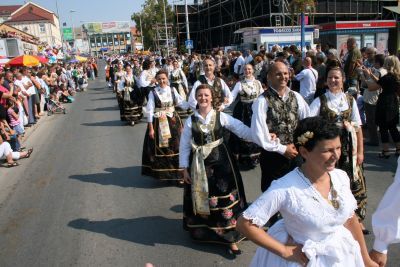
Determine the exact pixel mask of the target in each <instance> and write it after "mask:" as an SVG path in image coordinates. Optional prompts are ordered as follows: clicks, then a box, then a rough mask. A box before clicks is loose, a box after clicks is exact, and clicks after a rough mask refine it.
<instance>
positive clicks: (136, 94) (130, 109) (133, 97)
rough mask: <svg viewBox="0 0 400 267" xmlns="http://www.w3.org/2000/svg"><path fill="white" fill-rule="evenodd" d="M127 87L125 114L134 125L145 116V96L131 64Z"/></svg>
mask: <svg viewBox="0 0 400 267" xmlns="http://www.w3.org/2000/svg"><path fill="white" fill-rule="evenodd" d="M124 80H125V89H124V95H123V105H122V107H123V116H124V117H125V120H126V121H128V123H129V124H130V125H132V126H134V125H135V123H136V122H138V121H140V120H141V119H142V117H143V112H142V105H143V97H142V94H141V92H140V90H139V88H138V87H137V85H136V82H135V77H134V76H133V72H132V68H131V66H127V67H126V74H125V78H124Z"/></svg>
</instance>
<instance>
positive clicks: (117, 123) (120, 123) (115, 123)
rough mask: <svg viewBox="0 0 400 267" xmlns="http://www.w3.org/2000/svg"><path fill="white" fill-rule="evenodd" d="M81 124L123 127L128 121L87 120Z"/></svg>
mask: <svg viewBox="0 0 400 267" xmlns="http://www.w3.org/2000/svg"><path fill="white" fill-rule="evenodd" d="M81 125H84V126H105V127H107V126H118V127H121V126H123V125H126V122H123V121H120V120H113V121H99V122H85V123H82V124H81Z"/></svg>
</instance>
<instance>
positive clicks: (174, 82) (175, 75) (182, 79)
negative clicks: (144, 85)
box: [169, 59, 190, 118]
mask: <svg viewBox="0 0 400 267" xmlns="http://www.w3.org/2000/svg"><path fill="white" fill-rule="evenodd" d="M172 64H173V70H172V71H171V72H170V74H169V82H170V85H171V87H174V88H175V89H176V90H177V91H178V93H179V94H180V95H181V97H182V98H183V99H185V100H187V98H188V93H189V92H188V82H187V79H186V75H185V73H184V72H183V70H182V69H181V68H180V67H179V62H178V60H176V59H174V61H173V63H172ZM189 111H190V110H189ZM177 112H178V114H179V116H180V117H181V118H182V117H186V116H187V115H188V111H187V110H182V109H179V108H178V109H177Z"/></svg>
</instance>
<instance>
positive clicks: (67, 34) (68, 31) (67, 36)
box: [63, 28, 74, 41]
mask: <svg viewBox="0 0 400 267" xmlns="http://www.w3.org/2000/svg"><path fill="white" fill-rule="evenodd" d="M63 36H64V40H65V41H70V40H73V39H74V34H73V32H72V28H63Z"/></svg>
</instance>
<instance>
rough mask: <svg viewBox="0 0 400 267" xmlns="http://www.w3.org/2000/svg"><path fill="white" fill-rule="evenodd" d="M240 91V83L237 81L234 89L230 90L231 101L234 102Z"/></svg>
mask: <svg viewBox="0 0 400 267" xmlns="http://www.w3.org/2000/svg"><path fill="white" fill-rule="evenodd" d="M240 91H242V83H241V82H240V81H239V82H237V83H236V84H235V87H233V90H232V93H231V94H232V101H235V99H236V97H237V95H238V94H239V92H240Z"/></svg>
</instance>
